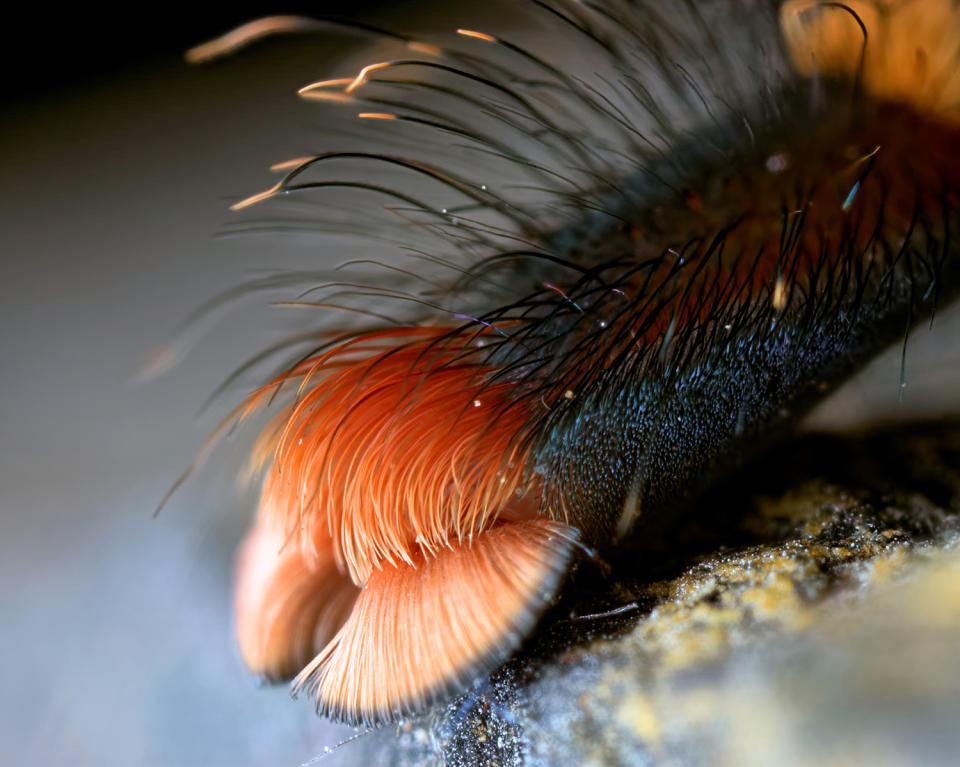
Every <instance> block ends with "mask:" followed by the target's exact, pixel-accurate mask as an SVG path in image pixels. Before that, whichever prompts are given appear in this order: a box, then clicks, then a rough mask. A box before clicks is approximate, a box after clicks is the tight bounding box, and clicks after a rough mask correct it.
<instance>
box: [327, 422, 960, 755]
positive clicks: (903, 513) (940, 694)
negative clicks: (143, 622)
mask: <svg viewBox="0 0 960 767" xmlns="http://www.w3.org/2000/svg"><path fill="white" fill-rule="evenodd" d="M958 533H960V424H957V423H940V424H931V425H929V426H921V427H916V426H915V427H910V428H908V429H901V430H898V431H886V432H875V433H873V434H870V435H866V436H862V437H819V436H811V437H804V438H799V439H797V440H795V441H794V442H793V443H792V444H791V445H788V446H785V447H784V448H783V449H781V450H779V451H777V452H776V455H775V457H772V458H771V459H768V460H767V461H766V462H765V463H762V464H755V465H751V466H747V467H745V468H744V470H743V471H742V473H741V474H739V475H738V476H736V477H735V478H733V479H732V480H731V482H730V484H729V485H728V486H727V487H724V488H719V489H718V490H717V491H716V492H714V493H713V494H711V495H710V496H709V497H707V498H704V499H703V500H702V502H701V503H700V504H699V505H698V507H697V509H695V510H693V511H691V512H690V513H689V514H688V515H686V516H681V517H679V518H678V519H677V520H676V523H675V524H673V525H672V526H670V528H669V532H668V533H666V534H664V535H662V536H659V537H658V538H657V539H656V540H652V539H649V536H648V539H647V540H638V541H637V542H635V544H634V545H633V546H632V548H631V549H629V550H627V551H624V553H623V554H622V555H621V556H619V557H618V558H617V559H616V560H615V561H611V562H610V564H611V565H612V570H611V572H610V574H609V576H605V575H604V572H603V568H602V567H600V566H598V565H597V564H595V563H591V562H584V563H582V564H581V565H580V568H579V571H578V572H577V573H576V575H575V577H574V578H573V579H572V580H571V583H570V584H569V587H568V589H567V591H566V593H565V596H564V598H563V600H562V601H561V603H560V604H559V605H558V606H557V607H556V608H555V609H554V610H553V611H552V612H551V614H550V615H548V616H547V617H546V619H545V620H544V622H543V624H542V626H541V628H540V629H539V631H538V632H537V634H536V635H535V636H534V637H533V638H532V639H531V640H530V641H529V642H528V643H527V645H526V646H525V647H524V649H523V651H522V652H521V653H519V654H518V655H517V657H516V658H515V659H513V660H512V661H510V662H509V663H507V664H506V665H505V666H504V667H503V668H501V669H499V670H498V671H497V672H495V673H494V674H493V675H492V676H491V677H490V678H489V679H484V680H481V681H479V682H478V683H477V684H476V685H475V687H474V689H473V690H472V691H471V692H470V693H469V694H468V695H465V696H463V697H462V698H460V699H459V700H457V701H455V702H453V703H451V704H450V705H448V706H445V707H442V708H441V709H440V710H438V711H435V712H433V713H431V714H430V715H428V716H425V717H422V718H421V719H418V720H416V721H413V722H407V723H404V724H402V725H400V726H399V727H396V728H394V727H390V728H384V729H382V730H379V731H377V732H374V733H370V734H367V735H364V736H361V737H360V738H358V739H357V740H355V741H354V742H352V743H350V744H348V745H346V746H344V747H343V748H340V749H338V750H337V751H335V752H334V753H333V754H331V755H330V756H329V763H331V764H364V765H365V766H366V767H372V766H373V765H376V764H384V765H441V764H449V765H463V766H464V767H466V766H468V765H469V766H471V767H472V766H474V765H490V766H491V767H492V766H493V765H501V766H504V767H506V766H507V765H551V766H555V767H564V766H565V765H644V764H651V765H684V766H687V765H754V764H755V765H767V764H788V763H789V764H810V765H818V767H820V766H822V765H845V764H872V765H893V764H955V763H956V758H957V757H956V755H957V754H958V753H960V546H957V545H956V541H957V540H958ZM613 610H617V612H615V613H614V614H611V615H607V616H605V617H604V616H598V615H597V614H598V613H604V612H608V611H613ZM591 616H593V617H591Z"/></svg>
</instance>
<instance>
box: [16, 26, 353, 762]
mask: <svg viewBox="0 0 960 767" xmlns="http://www.w3.org/2000/svg"><path fill="white" fill-rule="evenodd" d="M330 55H331V54H330V49H329V47H328V48H327V50H326V52H323V51H318V50H317V46H316V43H315V42H313V43H312V44H310V43H304V42H303V41H299V42H296V41H294V42H287V43H285V44H283V45H280V44H268V45H266V46H261V47H260V48H258V49H257V50H254V51H251V52H249V53H248V54H247V55H244V56H242V57H239V58H236V59H232V60H229V61H226V62H223V63H221V64H218V65H216V66H211V67H201V68H194V69H191V68H188V67H186V66H185V65H181V64H180V63H179V62H170V63H168V64H166V65H158V66H155V67H153V68H148V69H142V70H140V71H136V72H132V73H128V74H127V75H125V76H124V77H122V78H117V79H114V80H111V81H108V82H104V83H102V84H100V85H98V86H94V87H89V88H87V89H86V90H84V91H83V92H70V93H65V94H61V95H60V96H58V97H56V98H50V99H47V100H45V101H42V102H37V103H34V104H31V105H29V106H27V107H20V108H18V109H16V110H12V109H11V110H9V111H8V112H6V113H4V114H2V115H0V146H2V147H3V149H2V157H3V162H2V163H0V196H2V205H0V216H2V225H0V240H2V246H0V247H2V252H3V259H4V262H3V263H4V268H3V275H2V280H0V323H2V327H3V328H4V332H3V333H2V335H0V360H2V362H0V365H2V370H0V393H2V396H0V578H2V583H3V589H2V592H0V616H2V618H0V621H2V630H0V657H2V658H3V662H2V670H0V680H2V681H0V696H2V697H0V762H2V763H3V764H10V765H34V764H64V765H106V764H130V765H248V764H249V765H260V764H276V765H297V764H300V763H301V762H303V761H305V760H307V759H310V758H311V757H313V756H315V755H316V754H317V753H318V752H319V750H320V749H322V746H323V745H324V744H331V743H335V742H336V741H337V740H339V739H340V738H342V737H344V736H346V735H350V734H352V731H351V730H349V729H346V728H334V727H332V726H331V725H329V724H328V723H326V722H324V721H323V720H320V719H318V718H316V717H315V716H314V714H313V711H312V707H311V705H310V704H309V702H308V701H300V702H299V703H295V702H291V701H289V695H288V693H287V690H286V689H285V688H283V687H281V688H278V689H276V690H257V689H255V685H254V683H253V682H252V681H251V680H250V679H249V678H248V677H247V675H246V673H245V672H244V670H243V668H242V666H241V664H240V662H239V660H238V658H237V655H236V652H235V650H234V640H233V634H232V629H231V625H230V620H231V618H230V578H231V569H232V561H231V560H232V549H233V547H234V545H235V543H236V541H237V540H238V538H239V536H240V535H241V533H242V528H243V526H244V524H245V520H246V519H247V518H248V516H249V513H250V505H251V504H250V502H249V499H248V500H246V501H244V500H242V496H241V494H239V493H237V492H235V490H234V487H235V483H234V482H233V479H232V474H228V473H226V472H227V470H228V469H229V468H230V467H231V466H232V467H233V468H234V469H235V467H236V465H237V461H236V460H235V459H236V456H235V455H233V456H231V450H230V448H229V447H228V449H227V450H226V451H225V453H226V458H225V459H224V460H223V461H222V462H221V464H220V465H219V468H218V464H217V462H214V464H213V465H211V466H210V467H209V468H208V469H206V470H205V471H204V472H203V473H202V474H201V475H200V477H199V478H197V479H196V480H195V481H192V482H189V483H187V485H186V486H185V487H184V488H183V489H182V491H181V492H179V493H178V494H177V495H175V496H174V498H173V500H172V501H171V503H170V504H169V505H168V506H167V507H166V508H165V509H164V510H163V512H162V513H161V514H160V516H159V517H158V518H156V519H153V518H152V517H151V515H152V512H153V510H154V508H155V506H156V505H157V503H158V502H159V500H160V499H161V498H162V497H163V495H164V493H165V491H166V490H167V488H168V487H169V486H170V485H171V483H172V482H173V481H174V480H175V479H176V477H177V476H178V474H179V473H180V472H181V471H182V470H183V469H184V468H185V467H186V466H187V465H188V464H189V463H190V461H191V459H192V457H193V454H194V452H195V451H196V450H197V448H198V447H199V446H200V443H201V442H202V441H203V439H204V438H205V436H206V433H207V432H208V431H209V429H210V428H211V427H212V425H213V424H214V423H215V421H216V415H217V414H218V413H221V412H222V408H221V410H219V411H218V410H217V409H216V408H215V409H214V414H213V416H207V417H206V418H205V419H201V420H200V421H199V422H198V421H197V419H196V417H195V414H196V413H197V410H198V409H199V406H200V405H201V403H203V401H204V399H205V398H206V397H207V395H208V394H209V393H210V392H211V391H212V389H213V388H214V386H215V385H216V384H217V383H218V382H219V381H220V379H221V378H222V377H223V376H224V375H225V374H226V373H227V372H229V371H230V369H231V368H232V367H233V366H234V365H235V364H237V363H238V362H240V361H241V360H243V359H244V358H245V357H246V356H247V355H249V354H251V353H252V352H253V351H255V350H256V349H257V348H259V346H260V345H261V344H262V343H263V341H264V339H263V338H262V337H261V335H260V334H259V327H258V325H257V322H256V318H255V317H253V316H247V314H245V313H242V312H241V313H239V314H234V315H231V318H230V321H229V323H228V327H227V328H226V330H224V324H223V323H221V324H220V326H219V332H216V331H217V328H214V330H215V332H214V333H213V334H212V337H213V339H214V340H213V341H208V342H205V343H201V344H199V346H198V347H197V351H196V352H195V353H194V354H192V355H191V356H189V357H187V359H186V361H185V362H184V363H183V364H182V365H180V366H179V367H177V368H176V369H175V370H174V371H173V372H171V373H169V374H167V375H166V376H163V377H161V378H159V379H158V380H154V381H150V382H147V383H145V384H142V385H134V383H133V381H134V379H135V378H136V374H137V371H138V367H139V366H140V365H141V364H142V363H143V361H144V360H145V359H146V358H147V356H148V354H149V352H150V351H151V350H152V349H154V348H156V347H157V346H158V345H160V344H162V343H163V342H165V341H167V340H169V338H170V337H171V334H172V332H173V331H174V329H175V328H176V326H177V324H178V323H179V321H180V320H181V319H182V318H183V317H185V316H186V315H187V314H188V312H190V311H191V310H193V309H195V308H196V307H197V306H198V305H199V304H201V303H202V302H203V301H205V300H207V299H208V298H210V296H211V295H213V294H215V293H216V292H217V291H219V290H221V289H223V288H224V287H226V286H229V285H233V284H235V283H237V282H238V281H240V280H241V279H242V278H243V277H244V276H245V275H246V274H247V270H248V269H249V268H253V267H256V268H263V267H267V266H281V265H283V266H289V265H295V264H297V263H299V264H303V263H305V262H307V260H308V259H309V260H313V261H314V262H315V259H316V257H317V244H316V242H313V243H312V244H305V243H303V242H301V241H297V242H295V243H292V244H291V242H290V241H289V240H285V239H283V238H259V237H251V238H239V239H218V238H217V237H216V234H217V232H218V230H220V229H221V228H222V227H223V226H224V225H226V224H228V223H229V221H230V218H229V216H230V214H229V213H228V211H227V207H228V205H229V202H230V201H231V200H232V199H236V198H238V197H240V196H243V195H245V194H248V193H250V192H253V191H256V190H257V189H259V188H261V187H262V186H263V185H264V184H265V183H266V182H268V181H269V175H268V174H267V173H266V168H267V167H268V166H269V164H270V163H272V162H274V161H276V160H278V159H284V158H286V157H289V156H291V155H292V154H296V153H297V152H298V151H299V152H301V153H302V152H303V151H304V150H305V149H306V145H307V143H308V137H309V136H311V135H315V129H316V113H315V109H314V110H311V109H310V107H309V106H308V105H304V104H302V103H301V102H299V101H298V99H297V98H296V96H295V93H296V89H297V88H298V87H299V86H301V85H303V84H304V83H305V82H307V81H308V80H309V79H310V78H311V77H314V76H316V74H317V72H318V71H319V69H320V68H322V67H323V66H324V62H325V61H327V62H329V56H330ZM233 452H234V453H236V452H237V451H236V450H234V451H233Z"/></svg>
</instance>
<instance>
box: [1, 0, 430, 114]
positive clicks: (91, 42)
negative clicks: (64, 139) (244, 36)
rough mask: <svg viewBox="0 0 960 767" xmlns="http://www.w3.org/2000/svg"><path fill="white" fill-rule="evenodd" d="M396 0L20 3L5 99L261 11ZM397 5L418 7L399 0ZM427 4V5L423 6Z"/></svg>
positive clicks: (333, 10)
mask: <svg viewBox="0 0 960 767" xmlns="http://www.w3.org/2000/svg"><path fill="white" fill-rule="evenodd" d="M387 4H388V3H385V2H383V0H379V1H378V0H356V2H350V3H345V2H315V3H302V4H294V5H284V6H280V7H277V6H276V5H275V4H274V5H271V4H266V3H224V4H210V5H205V4H200V3H197V4H194V5H192V6H191V5H183V6H179V7H178V6H176V5H171V4H168V3H149V4H144V5H130V6H126V10H125V11H122V12H118V11H110V10H107V9H106V7H97V6H96V5H95V4H87V3H69V4H66V5H65V6H63V7H61V8H59V9H57V10H56V11H53V10H51V8H50V6H49V4H47V3H38V2H34V3H32V4H27V3H21V4H18V6H19V7H17V8H16V9H15V10H13V11H12V12H11V15H10V16H9V17H8V16H7V14H6V13H5V14H4V16H5V19H4V22H3V23H4V27H5V35H4V36H5V38H6V40H5V41H4V43H3V45H0V65H2V67H3V69H2V71H3V72H5V73H8V74H7V76H5V77H4V78H3V81H4V86H3V89H4V92H3V96H2V101H3V102H4V103H5V104H7V105H11V104H16V103H17V102H18V101H22V100H25V99H35V98H42V97H44V96H46V95H50V94H56V93H63V92H68V91H69V90H70V89H71V88H76V87H78V86H83V85H88V84H90V83H94V82H96V81H98V80H103V79H104V78H109V77H110V76H111V75H116V74H117V73H120V72H123V71H125V70H129V69H131V68H134V67H139V66H143V65H146V64H148V63H150V62H154V61H156V60H173V59H177V58H180V57H182V56H183V53H184V51H186V50H187V49H189V48H190V47H192V46H194V45H197V44H198V43H202V42H204V41H206V40H208V39H211V38H214V37H217V36H219V35H221V34H223V33H224V32H226V31H227V30H229V29H231V28H233V27H235V26H238V25H240V24H243V23H244V22H247V21H250V20H252V19H256V18H259V17H261V16H272V15H277V14H296V15H304V16H314V17H316V16H330V17H341V18H358V17H364V16H367V15H369V14H371V13H376V12H377V11H378V10H380V9H381V8H382V6H384V5H387ZM389 5H390V6H391V7H392V8H394V9H402V8H403V7H404V6H410V5H413V4H412V3H409V2H406V3H404V2H399V3H398V2H393V3H389ZM420 5H422V3H421V4H420Z"/></svg>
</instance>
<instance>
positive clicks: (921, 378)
mask: <svg viewBox="0 0 960 767" xmlns="http://www.w3.org/2000/svg"><path fill="white" fill-rule="evenodd" d="M405 12H406V11H405ZM477 12H478V11H476V9H474V10H473V11H472V13H473V14H474V15H475V14H476V13H477ZM447 13H449V14H454V11H452V10H450V9H448V10H447ZM458 13H459V12H458ZM459 15H460V16H463V15H464V14H463V13H459ZM431 23H432V24H437V25H440V24H441V20H438V19H437V18H435V17H434V18H432V19H431ZM356 42H357V40H356V38H353V39H352V40H349V39H347V38H344V40H343V41H342V42H340V43H331V42H329V41H327V40H320V39H316V38H315V39H304V38H297V39H289V40H275V41H272V42H269V43H265V44H261V45H258V46H256V47H255V48H253V49H251V50H248V51H246V52H245V53H243V54H242V55H239V56H235V57H232V58H230V59H228V60H225V61H223V62H219V63H217V64H215V65H212V66H203V67H195V68H190V67H187V66H186V65H184V64H182V63H180V61H179V60H178V59H177V58H175V57H170V56H168V57H166V58H162V59H161V60H159V61H157V62H154V63H140V64H137V65H136V66H132V67H129V68H126V69H124V70H123V71H122V72H119V73H114V74H112V75H109V76H107V75H103V76H100V77H99V78H97V79H94V80H87V81H84V82H82V83H79V84H75V85H71V86H69V87H65V88H61V89H59V90H57V91H55V92H48V93H46V94H41V95H39V96H35V97H33V98H31V99H29V100H20V101H17V102H16V103H14V104H12V105H10V106H9V107H7V108H6V109H4V110H3V111H2V112H0V147H2V150H0V157H2V163H0V197H2V204H0V217H2V225H0V249H2V254H3V259H4V268H3V278H2V280H0V323H2V327H3V329H4V332H3V333H2V336H0V366H2V368H0V371H2V372H0V393H2V396H0V578H2V583H3V589H2V591H0V616H2V618H0V620H2V624H0V625H2V629H0V657H2V658H3V659H4V660H3V663H2V666H0V695H2V697H0V761H2V762H3V763H5V764H18V765H21V764H22V765H33V764H68V765H101V764H133V765H194V764H196V765H201V764H202V765H260V764H271V765H297V764H300V763H302V762H304V761H307V760H310V759H311V758H313V757H315V756H317V755H318V754H320V753H322V751H323V749H324V746H328V745H331V744H334V743H336V742H337V741H338V740H339V739H341V738H343V737H347V736H349V735H350V734H352V731H351V730H349V729H347V728H338V727H334V726H331V725H329V724H328V723H326V722H324V721H322V720H320V719H317V718H316V717H315V716H314V715H313V712H312V709H311V706H310V704H309V702H307V701H299V702H291V701H289V699H288V693H287V691H286V689H285V688H283V687H281V688H277V689H264V690H257V689H255V685H254V684H253V683H252V682H251V680H250V679H249V678H248V676H247V675H246V673H245V672H244V670H243V668H242V666H241V664H240V662H239V659H238V656H237V654H236V652H235V650H234V646H233V636H232V631H231V625H230V578H231V567H232V563H231V557H232V549H233V546H234V545H235V543H236V541H237V540H238V539H239V536H240V535H241V534H242V530H243V526H244V524H245V520H246V519H247V518H248V516H249V513H250V507H251V500H250V498H249V497H248V496H246V495H244V494H242V493H240V492H239V491H237V490H236V489H235V483H234V482H233V479H232V477H233V475H234V474H235V473H236V466H237V460H238V455H239V453H238V451H237V450H232V449H231V447H230V446H228V447H227V449H226V450H224V451H223V452H222V453H221V454H219V456H218V459H216V460H214V461H213V462H212V463H211V464H210V465H208V466H207V467H206V468H205V469H204V470H203V471H201V472H200V473H199V474H198V475H196V476H195V477H193V478H192V479H191V480H190V481H189V482H188V483H187V484H186V485H185V486H184V487H183V488H182V489H181V491H180V492H178V493H177V494H176V495H175V496H174V498H173V499H172V501H171V502H170V503H169V504H168V506H167V507H166V508H165V509H164V510H163V511H162V513H161V514H160V515H159V517H158V518H156V519H153V518H152V517H151V514H152V512H153V510H154V508H155V506H156V504H157V502H158V501H159V500H160V498H161V497H162V496H163V495H164V493H165V492H166V490H167V489H168V488H169V486H170V485H171V484H172V482H173V481H174V480H175V479H176V477H177V476H178V475H179V473H180V472H181V471H182V470H183V469H184V468H185V467H186V466H187V465H188V464H189V462H190V461H191V459H192V457H193V455H194V453H195V452H196V450H197V449H198V448H199V446H200V445H201V443H202V442H203V440H204V438H205V436H206V434H207V433H208V431H209V429H210V428H212V426H213V425H214V424H215V423H216V417H217V415H218V414H222V409H220V410H218V409H217V407H215V408H214V410H213V412H212V413H210V414H208V415H206V416H204V417H201V418H200V419H198V418H197V415H196V414H197V411H198V409H199V407H200V405H201V404H202V403H203V402H204V400H205V399H206V397H207V396H208V395H209V394H210V392H211V391H212V390H213V389H214V387H215V386H216V385H217V384H218V383H219V382H220V380H221V379H222V378H223V376H224V375H226V374H227V373H228V372H229V371H230V370H231V368H232V367H233V366H234V365H235V364H237V363H238V362H240V361H241V360H242V359H244V358H245V357H246V356H247V355H249V354H251V353H253V352H254V351H256V350H257V349H258V348H259V347H260V346H262V345H263V343H265V342H266V341H267V340H268V337H267V335H266V334H265V333H264V332H263V331H262V324H261V319H262V315H261V314H260V313H258V312H256V311H250V312H245V311H240V312H234V313H232V314H230V315H229V320H227V321H224V320H222V319H221V320H220V322H219V323H218V324H215V325H214V326H213V327H212V328H207V329H208V330H209V332H208V333H206V334H205V335H204V337H203V338H201V339H200V340H199V342H198V343H197V344H196V345H195V347H194V349H193V351H192V353H191V354H190V355H189V356H187V357H186V359H185V360H184V361H183V362H182V364H180V365H179V366H177V367H176V368H175V369H173V370H172V371H170V372H168V373H166V374H165V375H163V376H161V377H159V378H157V379H155V380H150V381H146V382H140V383H137V379H138V376H137V373H138V370H139V369H140V367H141V365H142V364H143V363H144V361H145V360H146V359H147V358H148V357H149V355H150V352H151V351H152V350H154V349H156V348H157V347H158V346H160V345H162V344H164V343H165V342H167V341H169V340H170V339H171V338H172V336H173V334H174V333H175V331H176V329H177V326H178V323H179V322H180V321H181V320H182V319H183V318H184V317H186V316H187V315H188V313H189V312H191V311H192V310H193V309H195V308H196V307H197V306H198V305H200V304H201V303H202V302H204V301H205V300H207V299H208V298H210V296H212V295H213V294H215V293H216V292H218V291H219V290H221V289H223V288H225V287H228V286H230V285H233V284H236V283H238V282H240V281H241V280H242V279H243V278H244V277H245V276H247V275H248V274H249V270H250V269H258V268H263V267H274V266H297V265H300V266H302V265H314V266H316V265H319V264H331V263H334V262H336V261H338V260H340V259H341V258H342V257H343V254H342V253H341V252H339V251H335V250H333V249H330V248H325V247H324V245H323V243H322V242H321V241H320V240H319V239H317V238H309V237H308V238H303V237H282V236H268V237H261V236H255V235H247V236H240V237H226V238H225V237H218V233H220V232H222V231H223V230H224V228H226V227H229V226H230V224H231V222H232V221H233V219H232V218H231V214H229V213H228V211H227V208H228V206H229V204H230V203H231V202H233V201H235V200H236V199H238V198H240V197H242V196H245V195H246V194H249V193H252V192H255V191H257V190H259V189H261V188H263V187H265V186H266V185H268V184H269V183H271V177H270V176H269V174H268V173H267V172H266V168H267V167H268V166H269V165H270V164H271V163H273V162H275V161H278V160H283V159H287V158H290V157H296V156H298V155H302V154H305V153H309V152H311V151H316V150H317V149H318V144H320V145H321V146H322V145H323V142H322V141H318V137H320V136H322V135H324V134H323V131H324V126H323V119H324V116H323V115H324V113H323V110H322V108H321V107H317V106H316V105H310V104H306V103H303V102H301V101H299V100H298V99H297V98H296V96H295V92H296V89H297V88H298V87H300V86H301V85H303V84H305V83H307V82H309V81H311V80H313V79H317V78H321V77H324V76H330V75H331V74H341V75H342V74H344V71H343V70H342V67H340V68H338V66H337V62H338V61H339V59H340V57H341V56H342V55H343V54H344V51H345V50H347V47H348V45H355V44H356ZM348 71H349V68H348ZM325 148H326V147H325ZM958 317H960V315H958V312H956V311H954V312H952V313H951V314H949V315H944V316H943V317H941V318H939V319H938V320H937V323H936V328H935V331H936V332H933V333H931V332H928V331H927V330H926V329H925V328H924V329H918V330H917V331H916V332H915V333H914V334H913V337H912V340H911V343H910V346H909V356H908V367H907V382H908V386H907V388H906V389H905V391H904V398H903V402H898V397H897V392H898V382H899V372H900V361H899V350H893V351H892V352H891V353H890V354H889V355H887V356H885V357H884V358H883V359H882V360H880V361H878V363H877V364H876V365H874V366H873V367H872V368H871V370H870V371H868V372H866V373H865V374H864V375H863V376H861V377H859V378H858V379H857V380H856V381H855V382H853V383H852V384H851V386H850V387H848V388H847V389H846V390H845V392H844V393H842V394H841V395H840V397H839V399H835V400H834V401H832V402H831V403H828V405H827V406H825V407H824V408H823V409H821V411H820V412H819V413H818V414H817V415H816V416H815V419H814V423H815V424H816V425H817V426H818V427H830V428H840V427H844V428H847V427H853V426H856V425H857V424H862V423H864V422H868V421H873V420H889V419H892V418H910V417H917V416H937V415H938V414H941V413H943V412H945V411H946V410H950V411H952V412H957V411H958V410H960V407H958V400H960V387H958V386H957V381H958V370H960V348H958V345H957V343H956V342H955V339H956V338H957V337H958V329H960V319H958ZM240 447H242V445H241V446H240ZM238 449H239V448H238Z"/></svg>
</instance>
